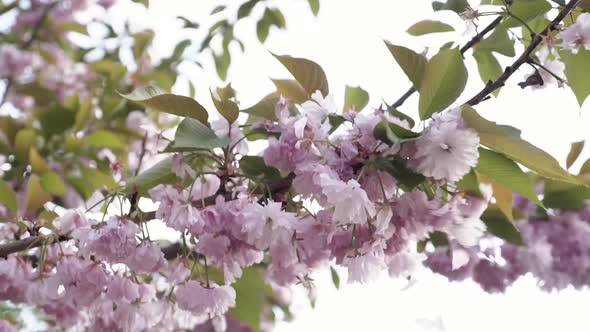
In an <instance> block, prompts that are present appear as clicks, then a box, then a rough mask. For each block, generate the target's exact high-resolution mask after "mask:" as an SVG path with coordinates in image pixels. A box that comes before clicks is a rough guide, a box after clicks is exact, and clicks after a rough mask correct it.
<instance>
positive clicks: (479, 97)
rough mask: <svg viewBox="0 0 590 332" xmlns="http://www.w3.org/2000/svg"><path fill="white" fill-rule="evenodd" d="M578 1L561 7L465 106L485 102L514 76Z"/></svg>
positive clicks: (572, 1)
mask: <svg viewBox="0 0 590 332" xmlns="http://www.w3.org/2000/svg"><path fill="white" fill-rule="evenodd" d="M579 1H580V0H571V1H570V2H569V3H568V4H567V5H566V6H565V7H563V9H562V10H561V11H560V12H559V14H558V15H557V16H556V17H555V18H554V19H553V21H551V23H549V25H547V27H546V28H545V29H543V31H542V32H541V33H539V34H536V35H535V36H534V37H533V39H532V41H531V43H530V44H529V46H528V47H527V48H526V49H525V50H524V52H523V53H522V54H521V55H520V56H519V57H518V59H516V61H515V62H514V63H513V64H512V65H511V66H508V67H506V69H505V70H504V72H503V73H502V75H500V77H498V79H497V80H495V81H493V82H492V81H489V82H488V83H487V84H486V86H485V87H484V88H483V89H482V90H481V91H480V92H479V93H478V94H476V95H475V96H473V98H471V99H469V100H468V101H467V102H466V103H465V104H467V105H471V106H475V105H477V104H479V103H480V102H482V101H483V100H485V99H486V97H487V96H488V95H489V94H490V93H492V92H494V91H495V90H496V89H499V88H501V87H502V86H504V84H505V83H506V80H508V78H509V77H510V76H512V74H514V73H515V72H516V70H518V68H519V67H520V66H521V65H522V64H524V63H527V62H529V61H530V59H531V54H532V53H533V52H534V51H535V49H536V48H537V46H539V44H541V42H542V41H543V36H546V35H547V34H548V33H549V31H551V30H553V29H554V28H555V27H556V26H557V25H558V24H559V23H560V22H561V21H562V20H563V19H564V18H565V17H566V16H567V14H568V13H569V12H570V11H572V10H573V9H574V8H575V7H576V5H577V4H578V2H579Z"/></svg>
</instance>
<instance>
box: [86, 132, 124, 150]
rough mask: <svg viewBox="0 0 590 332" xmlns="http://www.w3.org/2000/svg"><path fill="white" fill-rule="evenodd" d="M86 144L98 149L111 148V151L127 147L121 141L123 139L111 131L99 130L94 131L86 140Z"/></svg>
mask: <svg viewBox="0 0 590 332" xmlns="http://www.w3.org/2000/svg"><path fill="white" fill-rule="evenodd" d="M84 141H85V142H86V144H89V145H92V146H95V147H98V148H109V149H124V148H125V145H124V144H123V142H122V141H121V138H120V137H119V136H117V135H115V134H113V133H112V132H110V131H106V130H97V131H94V132H92V133H90V134H88V136H86V137H85V138H84Z"/></svg>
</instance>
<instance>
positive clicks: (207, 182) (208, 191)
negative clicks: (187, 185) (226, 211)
mask: <svg viewBox="0 0 590 332" xmlns="http://www.w3.org/2000/svg"><path fill="white" fill-rule="evenodd" d="M220 184H221V181H220V180H219V178H218V177H217V176H215V175H213V174H205V175H202V176H199V177H198V178H197V179H195V183H194V184H193V186H192V188H193V190H192V191H191V197H192V200H193V202H195V201H199V200H201V199H202V198H207V197H210V196H214V195H215V194H216V193H217V191H218V190H219V185H220Z"/></svg>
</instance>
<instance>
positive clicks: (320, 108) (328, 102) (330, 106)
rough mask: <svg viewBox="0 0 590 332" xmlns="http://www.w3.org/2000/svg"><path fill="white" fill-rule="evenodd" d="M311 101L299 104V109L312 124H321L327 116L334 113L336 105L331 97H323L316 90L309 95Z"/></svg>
mask: <svg viewBox="0 0 590 332" xmlns="http://www.w3.org/2000/svg"><path fill="white" fill-rule="evenodd" d="M311 99H312V100H308V101H306V102H304V103H303V104H301V108H303V111H304V113H305V115H306V116H307V117H309V118H310V120H311V121H312V122H314V123H317V124H319V123H323V122H324V121H325V120H326V119H327V118H328V115H330V114H334V113H336V103H335V102H334V97H333V96H332V95H328V96H326V97H324V96H323V95H322V92H321V91H319V90H317V91H316V92H314V93H313V94H312V95H311Z"/></svg>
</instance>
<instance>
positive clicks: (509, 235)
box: [481, 204, 524, 246]
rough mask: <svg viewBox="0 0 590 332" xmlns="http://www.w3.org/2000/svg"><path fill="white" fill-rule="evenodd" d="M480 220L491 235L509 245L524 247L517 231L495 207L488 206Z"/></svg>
mask: <svg viewBox="0 0 590 332" xmlns="http://www.w3.org/2000/svg"><path fill="white" fill-rule="evenodd" d="M481 220H482V221H483V222H484V223H485V224H486V227H487V230H488V232H490V233H491V234H493V235H495V236H497V237H499V238H501V239H503V240H506V241H508V242H510V243H513V244H516V245H519V246H521V245H524V242H523V240H522V237H521V236H520V232H519V231H518V229H516V227H515V226H514V224H512V223H511V222H510V220H508V218H506V216H505V215H504V213H502V211H500V209H499V208H498V207H497V206H496V205H494V204H490V205H489V206H488V209H487V210H486V211H485V212H484V213H483V215H482V216H481Z"/></svg>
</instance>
